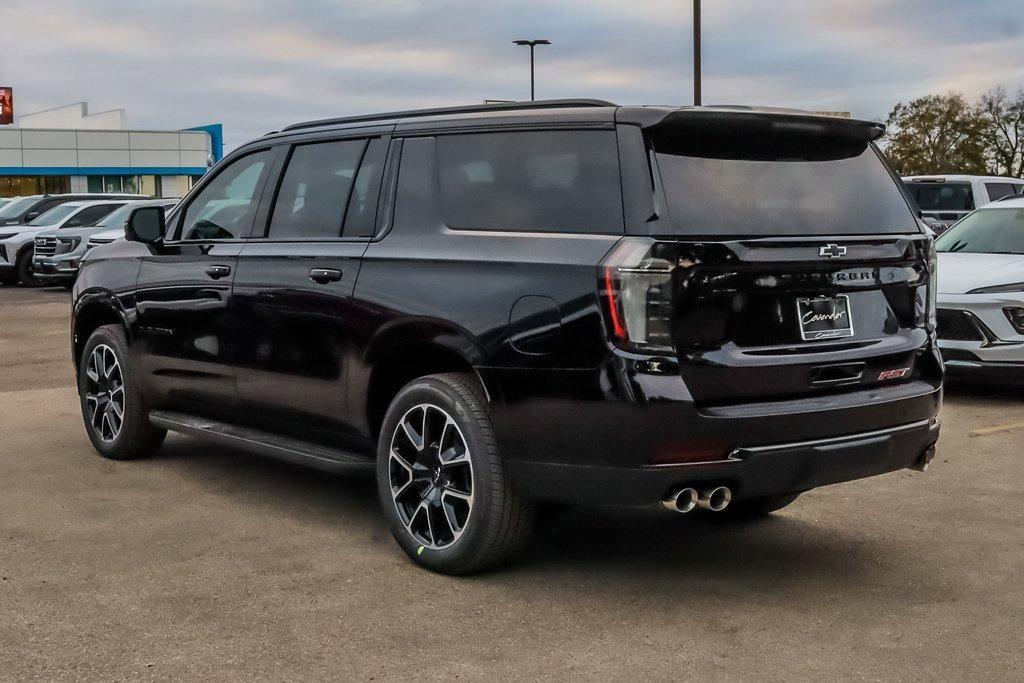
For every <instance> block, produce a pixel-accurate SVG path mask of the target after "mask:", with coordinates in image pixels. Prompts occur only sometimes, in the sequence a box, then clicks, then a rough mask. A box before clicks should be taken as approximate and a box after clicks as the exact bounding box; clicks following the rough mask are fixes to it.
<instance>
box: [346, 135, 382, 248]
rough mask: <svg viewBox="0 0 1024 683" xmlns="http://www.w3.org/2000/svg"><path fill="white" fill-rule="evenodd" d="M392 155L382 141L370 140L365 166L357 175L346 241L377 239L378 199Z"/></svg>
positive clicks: (360, 167)
mask: <svg viewBox="0 0 1024 683" xmlns="http://www.w3.org/2000/svg"><path fill="white" fill-rule="evenodd" d="M387 154H388V144H387V142H386V141H384V140H383V139H382V138H374V139H373V140H370V145H369V146H368V147H367V148H366V154H364V155H363V163H362V164H360V166H359V173H358V174H356V182H355V185H353V187H352V198H351V199H349V202H348V213H346V214H345V232H344V235H345V237H373V233H374V231H375V230H376V227H377V196H378V193H379V192H380V181H381V174H382V173H383V172H384V160H385V158H386V157H387Z"/></svg>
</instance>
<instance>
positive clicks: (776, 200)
mask: <svg viewBox="0 0 1024 683" xmlns="http://www.w3.org/2000/svg"><path fill="white" fill-rule="evenodd" d="M836 125H841V124H832V123H824V124H821V123H814V124H806V125H796V124H791V123H786V122H779V121H775V120H772V119H767V120H765V121H755V122H745V123H743V124H742V125H737V124H732V123H729V122H723V123H719V122H710V123H709V122H705V124H704V125H701V126H697V125H693V124H689V123H684V124H682V125H679V124H676V125H672V126H668V127H666V128H665V129H662V130H654V131H653V132H652V134H651V135H650V140H651V144H652V146H653V148H654V152H655V154H656V159H657V164H658V169H659V170H660V172H661V178H662V181H663V183H664V186H665V195H666V200H667V203H668V209H669V214H670V217H671V223H672V230H673V232H675V233H677V234H689V235H730V236H745V235H755V236H767V235H847V234H855V235H862V234H873V233H913V232H919V231H920V230H919V228H918V225H917V221H916V220H915V218H914V214H913V212H912V211H911V209H910V207H909V206H908V204H907V201H906V199H904V196H903V193H902V192H900V191H899V186H898V185H897V184H896V181H895V180H894V178H893V176H892V175H891V174H890V173H889V171H888V169H886V167H885V164H884V163H883V162H882V160H881V158H880V156H879V155H878V153H877V152H876V150H875V148H874V146H873V145H871V144H869V143H868V142H867V141H866V140H865V139H863V138H861V139H858V138H857V134H856V132H854V131H849V132H842V131H841V130H839V131H838V132H837V129H829V126H836ZM830 130H831V132H830Z"/></svg>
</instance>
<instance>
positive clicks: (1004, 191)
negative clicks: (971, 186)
mask: <svg viewBox="0 0 1024 683" xmlns="http://www.w3.org/2000/svg"><path fill="white" fill-rule="evenodd" d="M1016 187H1019V186H1016ZM1016 187H1015V186H1014V185H1013V183H985V192H986V193H988V200H989V201H990V202H994V201H995V200H997V199H1002V198H1003V197H1009V196H1010V195H1016V194H1018V192H1017V191H1016Z"/></svg>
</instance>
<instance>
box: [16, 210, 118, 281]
mask: <svg viewBox="0 0 1024 683" xmlns="http://www.w3.org/2000/svg"><path fill="white" fill-rule="evenodd" d="M126 201H127V200H125V199H102V200H89V201H77V202H65V203H63V204H60V205H58V206H55V207H53V208H52V209H50V210H49V211H47V212H45V213H42V214H40V215H39V216H37V217H36V218H35V219H33V220H32V221H31V222H29V223H26V224H24V225H5V226H2V227H0V276H3V279H4V281H6V282H12V281H15V280H16V281H18V282H20V283H22V284H25V285H31V284H36V283H37V281H36V279H35V276H34V273H33V266H32V257H33V253H34V242H35V238H36V235H38V234H39V233H42V232H48V231H50V230H61V229H65V228H80V227H85V226H89V225H94V224H96V223H98V222H99V221H101V220H103V218H105V217H106V216H107V215H108V214H109V213H111V212H112V211H114V210H115V209H119V208H120V207H122V206H124V205H125V202H126Z"/></svg>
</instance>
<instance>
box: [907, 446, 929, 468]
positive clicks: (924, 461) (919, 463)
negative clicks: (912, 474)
mask: <svg viewBox="0 0 1024 683" xmlns="http://www.w3.org/2000/svg"><path fill="white" fill-rule="evenodd" d="M934 457H935V446H934V445H932V446H929V447H928V448H926V449H924V452H923V453H921V456H920V457H919V458H918V459H917V460H916V461H914V464H913V465H911V466H910V469H912V470H917V471H918V472H924V471H925V470H927V469H928V465H929V464H930V463H931V461H932V458H934Z"/></svg>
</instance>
